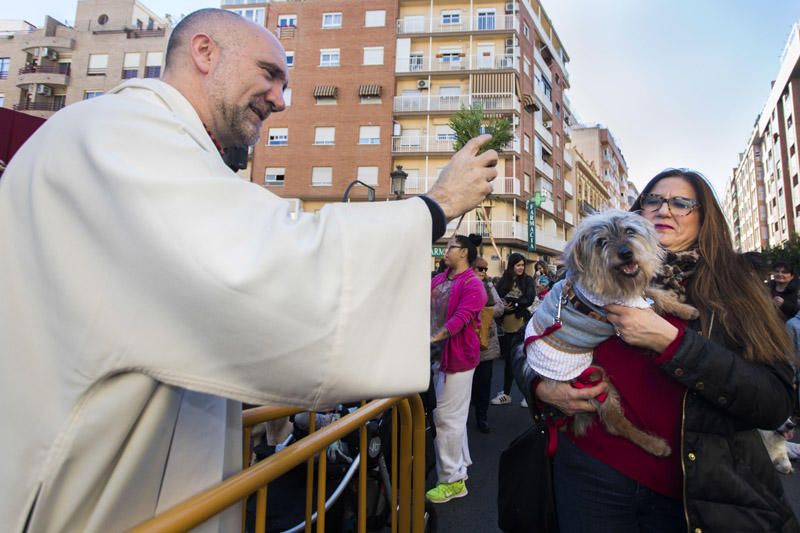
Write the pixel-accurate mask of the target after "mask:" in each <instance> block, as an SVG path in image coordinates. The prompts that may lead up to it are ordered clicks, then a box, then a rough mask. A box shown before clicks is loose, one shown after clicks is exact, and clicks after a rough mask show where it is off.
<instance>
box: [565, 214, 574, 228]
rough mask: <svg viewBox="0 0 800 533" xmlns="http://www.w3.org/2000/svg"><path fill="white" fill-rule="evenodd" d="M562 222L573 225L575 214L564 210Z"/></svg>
mask: <svg viewBox="0 0 800 533" xmlns="http://www.w3.org/2000/svg"><path fill="white" fill-rule="evenodd" d="M564 222H566V223H567V224H569V225H571V226H574V225H575V216H574V215H573V214H572V211H564Z"/></svg>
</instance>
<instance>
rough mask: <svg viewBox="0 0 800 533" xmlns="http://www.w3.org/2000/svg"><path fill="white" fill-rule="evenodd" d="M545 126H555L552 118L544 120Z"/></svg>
mask: <svg viewBox="0 0 800 533" xmlns="http://www.w3.org/2000/svg"><path fill="white" fill-rule="evenodd" d="M544 127H545V128H552V127H553V121H552V120H545V121H544Z"/></svg>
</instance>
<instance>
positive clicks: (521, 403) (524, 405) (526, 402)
mask: <svg viewBox="0 0 800 533" xmlns="http://www.w3.org/2000/svg"><path fill="white" fill-rule="evenodd" d="M519 406H520V407H528V400H526V399H525V398H523V399H522V401H521V402H519Z"/></svg>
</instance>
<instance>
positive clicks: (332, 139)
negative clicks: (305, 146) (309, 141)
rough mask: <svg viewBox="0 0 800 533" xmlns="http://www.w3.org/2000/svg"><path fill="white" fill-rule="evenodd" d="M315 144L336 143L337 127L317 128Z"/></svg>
mask: <svg viewBox="0 0 800 533" xmlns="http://www.w3.org/2000/svg"><path fill="white" fill-rule="evenodd" d="M314 144H328V145H330V144H336V128H329V127H325V128H315V129H314Z"/></svg>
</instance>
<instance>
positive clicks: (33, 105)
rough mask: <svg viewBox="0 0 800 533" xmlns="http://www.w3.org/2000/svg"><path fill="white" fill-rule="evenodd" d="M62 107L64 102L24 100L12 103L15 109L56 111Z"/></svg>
mask: <svg viewBox="0 0 800 533" xmlns="http://www.w3.org/2000/svg"><path fill="white" fill-rule="evenodd" d="M62 107H64V102H25V103H22V104H14V109H15V110H16V111H58V110H59V109H61V108H62Z"/></svg>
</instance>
